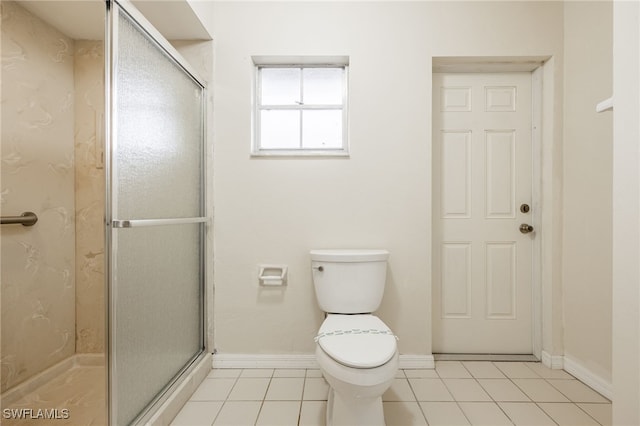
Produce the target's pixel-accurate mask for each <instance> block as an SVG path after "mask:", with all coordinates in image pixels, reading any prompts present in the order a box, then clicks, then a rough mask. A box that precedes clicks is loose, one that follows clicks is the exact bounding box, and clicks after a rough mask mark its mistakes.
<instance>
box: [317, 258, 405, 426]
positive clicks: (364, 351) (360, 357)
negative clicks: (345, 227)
mask: <svg viewBox="0 0 640 426" xmlns="http://www.w3.org/2000/svg"><path fill="white" fill-rule="evenodd" d="M310 255H311V267H312V275H313V284H314V287H315V291H316V298H317V300H318V305H319V306H320V308H321V309H322V310H323V311H324V312H325V313H326V314H325V315H326V317H325V320H324V322H323V323H322V325H321V326H320V329H319V330H318V334H317V335H316V338H315V340H316V360H317V362H318V364H319V365H320V370H321V371H322V375H323V376H324V378H325V379H326V381H327V383H329V387H330V389H329V398H328V401H327V425H328V426H346V425H349V426H354V425H367V426H378V425H384V424H385V423H384V413H383V411H382V394H383V393H384V392H385V391H386V390H387V389H388V388H389V387H390V386H391V383H392V382H393V379H394V378H395V375H396V372H397V370H398V347H397V338H396V336H395V335H394V334H393V333H392V332H391V330H390V329H389V327H387V325H386V324H385V323H384V322H383V321H382V320H381V319H380V318H378V317H376V316H375V315H373V312H375V310H376V309H378V307H379V306H380V302H381V301H382V295H383V293H384V285H385V281H386V271H387V259H388V257H389V252H388V251H386V250H311V252H310Z"/></svg>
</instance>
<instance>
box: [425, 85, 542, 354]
mask: <svg viewBox="0 0 640 426" xmlns="http://www.w3.org/2000/svg"><path fill="white" fill-rule="evenodd" d="M433 98H434V102H433V116H434V119H433V146H434V151H433V164H434V200H433V203H434V235H433V239H434V250H433V252H434V259H433V260H434V261H433V268H434V275H433V279H434V281H433V352H434V353H493V354H531V353H532V352H533V338H532V332H533V329H532V287H531V286H532V282H531V254H532V239H533V238H534V237H535V231H533V232H529V233H522V232H521V230H520V226H521V225H522V224H528V225H534V224H532V223H531V220H532V211H531V209H529V210H528V211H526V212H524V210H527V209H526V208H524V209H523V210H521V206H522V205H523V204H526V205H528V206H532V205H533V200H532V199H531V73H497V74H496V73H493V74H437V73H436V74H434V75H433Z"/></svg>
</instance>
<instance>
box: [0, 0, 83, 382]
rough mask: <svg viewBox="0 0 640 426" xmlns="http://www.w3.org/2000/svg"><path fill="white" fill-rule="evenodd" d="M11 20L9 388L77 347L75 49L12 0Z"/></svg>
mask: <svg viewBox="0 0 640 426" xmlns="http://www.w3.org/2000/svg"><path fill="white" fill-rule="evenodd" d="M0 8H1V9H0V14H1V18H2V29H1V31H2V50H1V51H2V95H1V96H2V98H1V100H0V101H1V103H2V117H1V120H2V130H1V133H2V135H1V136H2V150H1V153H0V155H1V162H2V167H1V169H2V170H1V177H0V179H1V180H0V194H1V196H0V209H1V213H2V214H3V215H19V214H20V213H22V212H24V211H33V212H35V213H36V214H37V215H38V218H39V220H38V223H37V224H36V225H35V226H33V227H28V228H27V227H23V226H20V225H11V226H8V225H5V226H3V227H2V229H1V231H0V232H1V235H0V240H1V242H0V244H1V253H2V261H1V262H2V264H1V268H0V269H1V272H0V275H1V292H2V300H1V308H2V313H1V315H2V318H1V323H2V326H1V327H2V329H1V333H2V341H1V343H2V346H1V347H2V353H1V359H0V364H1V367H2V372H1V377H2V380H1V383H2V385H1V389H2V391H4V390H6V389H8V388H10V387H12V386H13V385H15V384H18V383H20V382H22V381H24V380H26V379H28V378H29V377H31V376H33V375H34V374H37V373H39V372H41V371H42V370H44V369H46V368H47V367H50V366H52V365H53V364H55V363H57V362H59V361H61V360H62V359H64V358H67V357H69V356H71V355H72V354H73V353H74V349H75V254H74V246H75V220H74V216H75V206H74V185H75V184H74V126H73V122H74V82H73V75H74V70H73V62H74V60H73V51H74V42H73V40H71V39H69V38H68V37H66V36H65V35H63V34H61V33H60V32H59V31H57V30H56V29H54V28H52V27H51V26H49V25H47V24H46V23H44V22H42V21H41V20H40V19H38V18H36V17H34V16H33V15H31V14H30V13H28V12H26V11H25V10H24V9H23V8H21V7H20V6H18V5H17V4H15V3H13V2H7V1H3V2H2V3H1V4H0Z"/></svg>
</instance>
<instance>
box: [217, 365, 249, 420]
mask: <svg viewBox="0 0 640 426" xmlns="http://www.w3.org/2000/svg"><path fill="white" fill-rule="evenodd" d="M241 375H242V369H241V370H240V374H238V375H237V376H236V377H235V381H234V382H233V386H231V389H229V392H228V393H227V396H225V399H224V401H222V405H221V406H220V409H219V410H218V413H217V414H216V416H215V417H214V418H213V422H211V426H213V425H215V424H216V420H218V417H219V416H220V413H222V409H223V408H224V406H225V404H226V403H227V401H229V395H231V392H232V391H233V388H234V387H236V383H238V379H240V376H241ZM212 380H213V379H212Z"/></svg>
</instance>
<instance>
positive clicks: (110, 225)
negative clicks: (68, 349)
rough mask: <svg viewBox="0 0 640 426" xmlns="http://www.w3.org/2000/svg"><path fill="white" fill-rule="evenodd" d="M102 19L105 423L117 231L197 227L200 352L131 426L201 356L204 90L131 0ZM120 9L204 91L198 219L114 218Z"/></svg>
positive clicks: (119, 2)
mask: <svg viewBox="0 0 640 426" xmlns="http://www.w3.org/2000/svg"><path fill="white" fill-rule="evenodd" d="M105 6H106V20H105V117H104V119H105V126H104V129H105V166H104V167H105V171H106V173H105V262H106V263H105V293H106V294H105V297H106V300H107V303H108V307H107V309H106V319H105V320H106V324H107V333H106V342H105V347H106V350H105V352H106V363H107V370H108V373H107V389H106V391H107V398H106V400H107V401H106V402H107V413H108V424H110V425H111V424H115V423H114V422H115V421H116V418H117V417H116V414H117V410H118V407H117V402H116V398H115V395H114V392H115V389H116V383H117V377H116V364H115V345H116V341H115V338H116V336H115V328H116V327H115V323H116V321H117V318H116V315H115V301H116V294H115V282H116V280H117V267H116V265H114V259H115V253H116V250H117V248H116V246H115V244H114V242H115V240H116V237H115V234H114V232H116V230H118V229H125V228H133V227H141V226H164V225H177V224H200V232H199V237H200V259H199V264H200V277H201V278H200V306H199V309H200V312H201V316H200V328H201V335H200V351H199V352H198V353H197V354H196V355H195V356H194V357H193V358H192V359H191V361H190V362H188V363H187V364H186V365H185V366H184V367H183V368H182V369H181V370H180V371H179V372H178V373H177V374H176V376H174V378H173V379H172V380H171V381H170V382H169V383H167V384H166V386H165V387H164V388H163V390H162V391H161V392H160V393H159V394H158V395H156V397H155V398H154V399H153V401H152V402H151V403H150V404H149V405H148V406H147V407H146V408H145V409H144V410H143V411H142V412H141V413H140V414H139V415H138V417H137V418H136V419H135V420H134V421H133V423H134V424H137V423H140V422H143V421H145V420H146V419H148V418H149V417H150V416H151V415H152V414H153V412H154V410H153V409H154V408H157V407H158V406H159V405H160V404H161V403H162V402H163V401H164V400H166V399H167V397H168V396H169V393H170V392H169V391H170V390H173V388H175V387H176V386H177V385H178V384H179V383H178V382H179V379H180V378H181V377H182V376H183V375H184V373H185V372H187V371H189V370H190V368H191V367H192V366H194V365H195V364H196V363H197V362H198V361H199V360H200V359H202V358H203V357H204V356H205V355H206V354H205V346H206V341H205V333H206V309H205V288H204V287H205V286H204V281H205V277H206V274H205V262H204V256H205V249H206V242H205V227H206V225H207V224H208V223H209V218H208V217H206V204H207V200H206V191H205V184H206V181H205V176H206V166H207V164H206V154H205V153H206V149H205V147H206V142H205V141H206V135H207V120H206V99H207V88H206V84H205V82H204V80H203V79H202V78H200V77H199V76H198V73H197V72H196V71H195V70H194V69H193V68H192V67H191V66H190V65H189V63H188V62H187V61H186V60H185V59H184V58H183V57H182V55H180V53H179V52H178V51H177V50H176V49H175V48H174V47H173V46H172V45H171V44H170V43H169V42H168V41H167V40H166V39H165V38H164V37H163V36H162V34H161V33H160V32H159V31H158V30H156V29H155V28H154V27H153V25H152V24H151V23H150V22H149V21H148V20H147V19H146V18H145V17H144V15H142V13H140V12H139V11H138V9H137V8H136V7H135V6H134V5H133V4H132V3H131V1H129V0H105ZM119 10H121V11H123V12H124V13H126V14H127V15H128V17H129V18H130V19H131V21H132V22H133V23H135V24H136V26H137V27H138V29H139V30H140V31H141V32H143V33H144V34H145V35H146V36H147V37H148V38H149V39H150V40H151V41H153V42H154V44H155V45H156V46H157V47H158V48H159V49H160V50H161V51H163V53H164V55H165V56H166V57H167V59H169V60H171V61H172V62H173V63H174V64H175V65H177V66H178V67H179V68H181V69H182V70H183V71H184V72H185V73H186V74H187V75H188V76H189V77H190V78H191V79H192V80H193V81H194V83H196V84H197V85H199V86H200V87H201V89H202V100H201V101H202V108H201V111H202V114H201V117H200V120H201V123H202V136H201V141H202V153H203V155H202V157H201V169H200V183H201V186H200V200H201V201H200V216H199V217H192V218H166V219H135V220H132V219H126V218H116V217H114V212H117V201H118V200H117V194H116V195H114V193H113V190H114V187H115V182H117V177H118V168H117V161H115V153H116V152H117V149H118V147H117V132H118V129H117V125H116V118H117V114H118V111H117V105H116V101H115V100H116V98H117V93H118V87H117V86H118V85H117V81H116V77H117V71H116V70H117V67H118V51H117V50H118V49H117V46H118V22H119V19H121V18H120V17H119V16H118V13H119Z"/></svg>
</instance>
